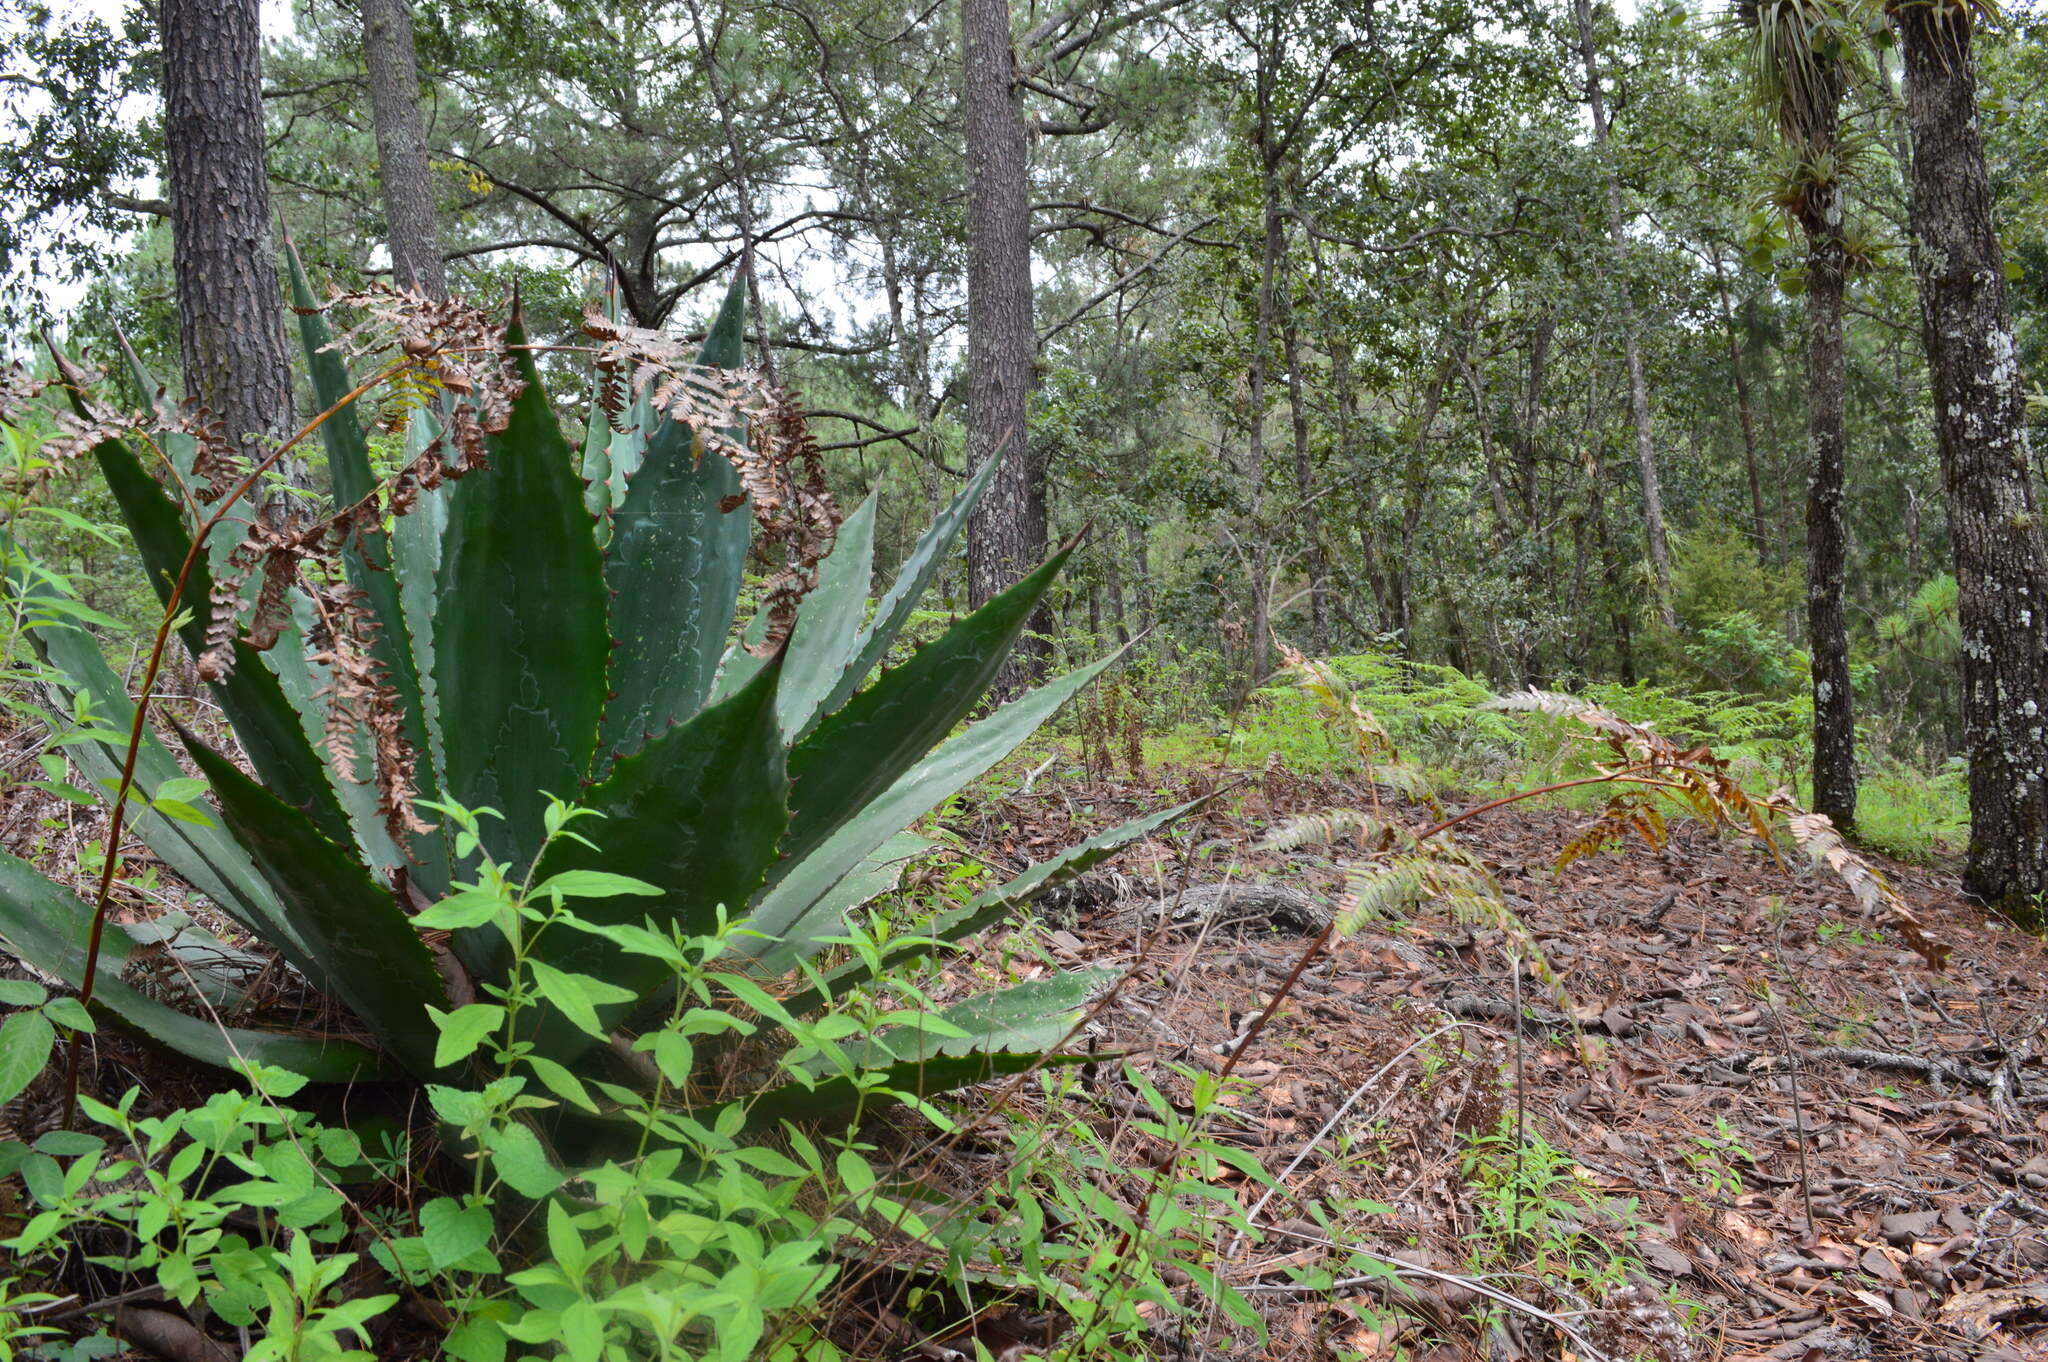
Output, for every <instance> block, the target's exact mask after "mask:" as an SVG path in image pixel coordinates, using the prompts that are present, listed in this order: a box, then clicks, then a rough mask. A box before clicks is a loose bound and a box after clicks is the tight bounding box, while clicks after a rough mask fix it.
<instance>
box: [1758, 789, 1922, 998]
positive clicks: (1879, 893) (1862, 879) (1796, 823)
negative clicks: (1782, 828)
mask: <svg viewBox="0 0 2048 1362" xmlns="http://www.w3.org/2000/svg"><path fill="white" fill-rule="evenodd" d="M1785 823H1786V826H1787V827H1789V828H1790V829H1791V831H1792V841H1793V844H1794V845H1795V846H1797V847H1798V848H1799V849H1800V850H1801V851H1803V852H1805V853H1806V855H1807V857H1808V858H1809V859H1811V860H1812V861H1813V863H1814V864H1815V865H1819V866H1825V867H1826V868H1827V869H1829V870H1831V871H1833V872H1834V873H1835V874H1836V875H1837V876H1838V877H1840V879H1841V881H1842V883H1843V884H1845V885H1847V886H1848V887H1849V892H1850V893H1851V894H1853V895H1855V897H1856V902H1857V904H1858V905H1860V906H1861V907H1862V909H1863V911H1864V912H1865V913H1867V914H1869V915H1870V916H1871V917H1873V918H1875V919H1876V920H1877V922H1878V924H1879V925H1880V926H1884V927H1889V928H1891V929H1892V930H1894V931H1896V932H1897V933H1898V934H1899V935H1900V936H1902V937H1904V938H1905V939H1906V944H1907V945H1908V946H1910V947H1912V949H1913V951H1914V952H1915V953H1916V954H1918V955H1919V956H1920V958H1921V959H1923V960H1925V961H1926V962H1927V963H1928V964H1929V965H1930V966H1932V967H1933V968H1935V969H1940V968H1942V965H1943V962H1944V961H1946V960H1947V958H1948V953H1949V947H1948V945H1947V944H1945V943H1943V942H1939V941H1935V940H1933V939H1932V938H1930V937H1929V936H1928V935H1927V928H1926V926H1925V924H1923V923H1922V922H1921V921H1920V919H1919V918H1918V917H1916V916H1915V915H1914V913H1913V910H1912V909H1911V908H1909V907H1908V906H1907V905H1906V901H1905V900H1904V899H1902V898H1900V897H1899V894H1898V891H1897V890H1895V889H1893V888H1892V887H1891V884H1890V882H1889V881H1887V880H1886V879H1885V877H1884V876H1883V875H1882V874H1881V873H1879V871H1878V869H1877V867H1876V866H1873V865H1872V864H1871V863H1870V862H1869V861H1867V860H1865V859H1864V858H1863V857H1862V856H1859V855H1858V854H1857V853H1856V852H1854V851H1852V850H1850V849H1849V847H1848V846H1847V845H1846V844H1845V843H1844V842H1843V841H1842V835H1841V833H1839V832H1837V831H1836V830H1835V825H1834V822H1833V821H1832V820H1831V819H1829V818H1828V817H1827V815H1826V814H1819V813H1808V812H1806V811H1805V810H1803V809H1793V810H1790V811H1788V813H1787V814H1786V818H1785Z"/></svg>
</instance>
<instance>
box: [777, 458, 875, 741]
mask: <svg viewBox="0 0 2048 1362" xmlns="http://www.w3.org/2000/svg"><path fill="white" fill-rule="evenodd" d="M877 496H879V493H877V494H874V495H870V496H869V497H868V499H867V500H866V501H863V502H862V503H861V504H860V507H859V509H857V510H856V511H854V513H853V514H852V515H850V516H848V517H847V518H846V520H845V522H844V523H843V524H841V525H840V527H839V537H838V538H837V539H835V540H834V541H833V544H832V551H831V552H830V553H828V554H826V555H825V561H824V562H822V563H820V564H819V565H818V583H817V585H816V586H814V587H812V588H811V591H810V593H809V594H808V595H806V596H805V597H804V599H803V604H802V605H800V606H799V607H798V608H797V612H796V626H795V628H793V629H792V630H791V631H790V636H789V656H788V658H787V659H786V660H785V661H784V662H783V664H782V697H781V701H780V709H781V714H782V731H783V732H784V733H787V734H788V735H789V736H790V738H791V739H795V738H797V737H799V736H801V735H802V734H804V733H806V732H808V731H810V728H811V725H812V724H813V723H814V722H815V721H816V720H817V718H818V715H819V714H820V713H821V710H820V706H822V705H823V704H824V702H825V700H826V698H827V696H829V695H830V694H831V692H832V690H833V689H834V688H835V687H836V686H837V684H838V682H839V680H840V678H841V676H843V675H844V674H845V672H846V671H847V669H848V668H849V667H851V666H852V665H853V650H854V648H855V647H856V646H857V644H858V642H859V637H858V636H859V631H860V626H861V620H862V617H863V616H865V615H866V614H867V605H868V584H869V581H870V580H871V579H872V577H873V576H874V570H875V500H876V497H877Z"/></svg>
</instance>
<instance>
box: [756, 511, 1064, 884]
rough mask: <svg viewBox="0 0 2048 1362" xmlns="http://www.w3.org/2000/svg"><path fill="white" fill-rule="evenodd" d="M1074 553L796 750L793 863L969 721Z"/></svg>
mask: <svg viewBox="0 0 2048 1362" xmlns="http://www.w3.org/2000/svg"><path fill="white" fill-rule="evenodd" d="M1072 552H1073V546H1072V545H1068V546H1067V547H1066V548H1064V549H1062V550H1060V552H1058V553H1056V554H1054V555H1053V556H1052V558H1051V559H1050V560H1048V561H1047V562H1046V564H1045V565H1044V566H1043V567H1041V568H1039V569H1038V571H1036V572H1034V573H1032V574H1031V575H1030V576H1029V577H1026V578H1025V579H1024V580H1023V581H1021V582H1019V583H1017V584H1016V585H1015V586H1013V587H1011V588H1010V589H1009V590H1008V591H1005V592H1003V593H1002V594H1001V595H999V596H997V597H996V598H995V599H994V600H992V601H990V602H989V603H988V604H987V605H984V606H983V607H982V608H981V609H979V610H977V611H975V612H974V613H973V614H972V615H969V616H968V617H967V618H966V619H963V620H961V621H960V622H959V623H958V624H955V625H954V626H953V627H952V628H951V629H948V630H947V631H946V632H945V633H944V634H943V635H941V636H940V637H939V638H938V639H937V640H935V641H934V642H932V643H930V644H928V645H927V646H926V647H924V648H922V649H920V650H919V652H918V653H917V655H916V656H915V657H913V658H911V659H910V660H909V661H908V662H906V663H904V664H903V665H902V666H900V667H898V668H897V669H896V670H895V671H893V672H890V673H888V674H887V675H886V676H884V677H882V679H881V680H879V681H877V682H876V683H875V684H874V685H872V686H870V687H868V689H866V690H864V691H862V692H861V693H860V694H858V695H856V696H855V697H854V698H853V699H851V700H849V701H848V702H847V703H846V705H845V707H844V708H842V709H840V710H839V711H838V712H837V713H835V714H832V715H830V716H828V717H827V718H826V719H825V720H823V721H822V722H821V723H819V725H818V726H817V728H816V729H815V730H814V731H813V732H812V734H811V736H810V737H808V738H806V739H804V740H803V741H802V742H800V743H798V744H797V745H796V747H795V748H794V749H793V750H792V751H791V752H790V756H789V774H790V779H791V781H792V782H793V784H794V786H795V792H794V796H793V798H792V799H791V811H790V825H789V836H788V837H787V838H785V839H784V842H783V854H784V855H785V856H787V857H789V858H790V861H791V863H792V864H793V863H795V862H797V861H800V860H801V859H802V858H804V857H806V856H808V855H809V854H810V853H811V852H812V851H814V850H816V849H817V848H818V847H819V846H820V845H821V844H823V842H824V841H825V839H826V838H828V837H830V836H831V835H832V834H833V833H834V832H836V831H838V829H839V828H840V827H841V825H843V824H844V823H846V822H847V821H848V820H849V819H851V818H853V817H854V816H855V815H856V814H858V813H860V812H861V810H863V809H864V808H866V807H867V806H868V805H869V803H870V801H872V800H873V799H874V798H875V797H876V796H877V795H879V794H881V793H882V792H883V791H884V790H887V789H888V788H890V786H891V785H893V784H894V783H895V782H896V780H897V778H898V777H899V776H901V775H902V774H903V773H904V772H905V771H907V770H909V769H910V767H911V766H912V765H914V764H915V763H917V762H918V761H919V760H920V759H921V758H923V757H924V756H925V754H926V753H927V752H930V751H931V750H932V746H933V745H934V744H935V743H937V742H939V740H940V739H942V738H944V737H945V736H946V735H947V734H948V733H950V732H952V731H953V725H955V724H957V723H959V722H960V721H961V720H962V719H964V718H966V717H967V715H968V713H969V711H971V710H972V709H973V708H974V706H975V705H976V704H978V703H979V702H980V700H981V697H982V695H983V694H984V693H985V692H986V691H987V690H988V688H989V685H990V683H991V682H993V681H994V680H995V678H996V672H997V671H998V669H1000V668H1001V666H1002V664H1003V659H1004V658H1006V657H1008V656H1009V654H1010V649H1011V648H1012V647H1013V646H1015V644H1016V642H1017V637H1018V635H1020V634H1021V633H1023V631H1024V624H1025V621H1026V620H1028V619H1029V618H1030V617H1031V612H1032V611H1033V610H1034V609H1036V608H1037V606H1038V602H1039V601H1040V600H1041V599H1042V598H1043V597H1044V596H1045V593H1046V592H1047V591H1048V590H1049V589H1050V588H1051V586H1052V584H1053V580H1054V579H1055V578H1056V577H1058V575H1059V571H1060V569H1061V568H1062V567H1063V566H1065V564H1066V561H1067V558H1068V556H1069V555H1070V554H1071V553H1072ZM897 826H898V827H901V826H903V824H900V823H899V824H897ZM863 854H865V853H863Z"/></svg>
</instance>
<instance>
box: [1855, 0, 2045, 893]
mask: <svg viewBox="0 0 2048 1362" xmlns="http://www.w3.org/2000/svg"><path fill="white" fill-rule="evenodd" d="M1972 14H1973V11H1972V10H1971V9H1969V8H1968V7H1967V6H1966V5H1961V4H1953V3H1949V2H1948V0H1937V3H1925V2H1924V0H1922V2H1919V3H1911V4H1906V3H1895V4H1894V5H1893V6H1892V20H1893V22H1894V23H1896V24H1897V26H1898V31H1899V38H1900V49H1901V52H1902V53H1903V56H1904V62H1905V70H1906V110H1907V118H1908V123H1909V126H1910V127H1911V130H1912V134H1913V167H1912V222H1913V232H1914V235H1915V236H1916V237H1918V239H1919V245H1920V250H1919V258H1918V262H1917V263H1918V269H1919V275H1920V310H1921V323H1922V329H1923V334H1924V337H1925V343H1926V347H1927V364H1928V369H1929V371H1930V374H1931V377H1932V380H1933V381H1932V388H1933V398H1934V411H1935V431H1936V434H1937V437H1938V439H1939V443H1940V449H1941V471H1942V481H1943V483H1944V484H1945V485H1946V488H1947V492H1948V517H1949V536H1950V539H1951V540H1952V541H1953V545H1954V552H1955V564H1956V585H1957V588H1958V594H1959V598H1960V600H1959V611H1958V613H1959V615H1960V624H1961V629H1962V647H1961V650H1960V651H1961V674H1962V686H1963V697H1962V711H1963V726H1964V742H1965V745H1966V747H1967V749H1968V751H1969V754H1970V851H1969V860H1968V864H1967V867H1966V869H1965V871H1964V874H1963V888H1964V890H1965V891H1966V892H1968V893H1970V894H1972V895H1974V896H1976V897H1978V898H1980V899H1982V900H1984V901H1985V902H1987V903H1991V904H1994V905H1996V906H1998V907H2000V908H2002V909H2004V910H2006V911H2007V912H2009V913H2013V914H2014V915H2016V916H2018V917H2021V918H2022V919H2023V920H2027V919H2033V920H2038V918H2039V916H2040V905H2041V895H2042V894H2043V893H2044V892H2048V543H2044V540H2043V537H2042V531H2041V524H2040V520H2039V514H2038V509H2037V507H2036V505H2035V497H2034V491H2033V486H2032V483H2031V481H2030V479H2029V469H2030V467H2031V458H2030V454H2029V450H2028V441H2027V431H2026V425H2025V421H2024V408H2023V398H2022V395H2021V390H2020V374H2019V364H2018V359H2017V356H2016V353H2015V350H2014V346H2013V332H2012V320H2011V313H2010V311H2009V309H2008V304H2007V300H2006V281H2005V266H2004V260H2003V257H2002V255H2001V253H2000V250H1999V246H1998V237H1997V235H1996V233H1995V232H1994V231H1993V228H1992V221H1991V188H1990V181H1989V178H1988V177H1987V175H1986V173H1985V167H1984V143H1983V139H1982V135H1981V133H1980V132H1979V124H1978V115H1977V93H1976V66H1975V63H1974V62H1973V60H1972V58H1971V41H1970V39H1971V28H1972V23H1973V20H1972Z"/></svg>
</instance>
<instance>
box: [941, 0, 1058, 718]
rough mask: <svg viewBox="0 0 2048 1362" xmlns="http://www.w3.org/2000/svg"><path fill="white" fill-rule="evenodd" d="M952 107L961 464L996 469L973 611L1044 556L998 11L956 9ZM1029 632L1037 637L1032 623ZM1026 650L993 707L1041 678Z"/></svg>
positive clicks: (1019, 175) (1019, 171) (1022, 253)
mask: <svg viewBox="0 0 2048 1362" xmlns="http://www.w3.org/2000/svg"><path fill="white" fill-rule="evenodd" d="M960 28H961V81H960V105H961V112H962V116H963V120H964V122H965V125H966V141H967V166H968V174H967V462H968V467H969V468H970V469H978V468H980V467H982V465H984V464H986V463H987V462H988V461H989V460H990V459H998V458H999V459H1001V460H1002V466H1001V467H1000V468H999V469H998V470H997V472H996V476H995V480H994V482H993V483H992V484H991V485H990V487H989V490H988V495H987V496H985V497H983V498H982V501H981V505H980V506H979V507H978V508H977V509H976V510H975V512H974V516H973V518H972V519H971V520H970V521H969V522H968V528H967V576H968V599H969V600H970V601H971V602H972V603H973V604H975V605H977V606H978V605H981V604H982V603H983V602H985V601H987V600H989V599H990V598H991V597H994V596H995V595H997V594H999V593H1000V592H1001V591H1003V590H1004V589H1005V588H1006V587H1008V586H1010V585H1011V584H1012V583H1014V582H1015V581H1017V579H1018V578H1020V577H1022V576H1024V575H1025V574H1026V573H1028V572H1029V571H1031V569H1033V568H1035V567H1036V566H1037V565H1038V563H1039V561H1040V560H1041V559H1042V558H1044V556H1045V539H1046V511H1045V486H1044V479H1043V477H1042V476H1041V473H1040V470H1039V468H1038V466H1037V463H1036V461H1035V459H1034V458H1033V456H1032V451H1031V448H1030V444H1029V440H1028V431H1027V428H1026V424H1025V422H1026V417H1027V414H1028V404H1029V399H1030V394H1031V387H1032V366H1033V361H1034V359H1035V357H1036V351H1037V335H1036V333H1035V332H1034V331H1033V329H1032V317H1031V198H1030V175H1029V164H1028V161H1027V159H1026V145H1025V136H1024V119H1023V111H1022V110H1021V109H1020V107H1019V106H1018V102H1017V94H1016V84H1015V72H1016V68H1015V62H1014V61H1013V59H1012V55H1011V50H1010V11H1009V7H1008V5H1007V4H1006V3H1005V0H960ZM1032 627H1033V629H1034V630H1037V631H1039V632H1043V626H1042V624H1041V623H1038V622H1036V621H1034V624H1033V626H1032ZM1044 656H1045V649H1044V646H1043V645H1042V644H1038V643H1035V642H1034V641H1032V640H1030V639H1028V638H1027V640H1026V641H1025V643H1024V644H1022V645H1021V646H1020V647H1019V648H1018V650H1017V652H1016V653H1014V654H1013V655H1012V657H1011V660H1010V662H1009V663H1007V664H1006V665H1005V667H1004V670H1003V675H1002V676H1001V677H1000V678H998V680H997V682H996V688H995V696H996V698H1002V697H1003V696H1005V695H1008V694H1011V693H1014V691H1015V690H1016V689H1018V688H1019V687H1020V686H1021V685H1023V684H1024V683H1025V682H1027V681H1028V680H1029V679H1030V678H1032V677H1034V676H1036V675H1038V674H1039V673H1040V672H1041V671H1042V669H1043V659H1044Z"/></svg>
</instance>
